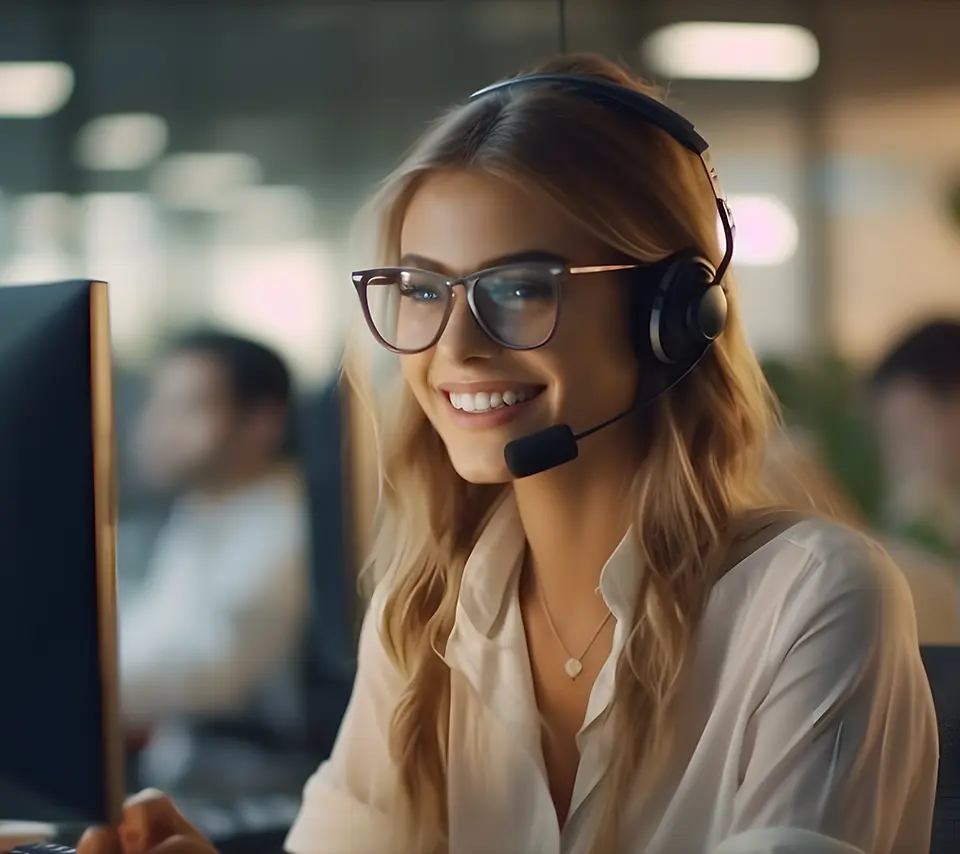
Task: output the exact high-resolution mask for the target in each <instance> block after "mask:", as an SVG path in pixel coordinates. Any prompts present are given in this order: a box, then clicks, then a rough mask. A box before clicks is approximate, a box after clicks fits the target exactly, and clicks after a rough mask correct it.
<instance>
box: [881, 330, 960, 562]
mask: <svg viewBox="0 0 960 854" xmlns="http://www.w3.org/2000/svg"><path fill="white" fill-rule="evenodd" d="M870 392H871V402H872V404H873V406H872V412H873V415H874V417H875V420H876V426H877V435H878V438H879V441H880V447H881V453H882V455H883V464H884V469H885V476H886V479H887V492H888V495H887V500H886V513H885V515H886V523H887V524H888V525H889V526H890V527H891V529H892V530H893V531H894V532H895V533H897V534H898V535H900V536H901V537H904V538H906V539H910V540H914V541H915V542H917V543H918V544H920V545H921V546H922V547H923V548H924V549H925V550H927V551H935V552H939V553H941V554H942V555H944V556H947V557H950V558H954V559H958V560H960V321H950V320H939V321H934V322H930V323H927V324H924V325H922V326H920V327H918V328H917V329H915V330H913V331H911V332H910V333H909V334H908V335H906V336H904V337H903V338H902V339H901V340H900V341H898V342H897V343H896V344H895V345H894V347H893V348H892V349H891V350H890V351H889V352H888V353H887V354H886V355H885V356H884V357H883V358H882V359H881V360H880V362H879V364H878V365H877V366H876V368H875V370H874V372H873V375H872V377H871V379H870Z"/></svg>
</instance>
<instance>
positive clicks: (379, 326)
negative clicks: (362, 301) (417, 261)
mask: <svg viewBox="0 0 960 854" xmlns="http://www.w3.org/2000/svg"><path fill="white" fill-rule="evenodd" d="M449 301H450V288H449V287H448V286H447V284H446V282H445V280H444V279H443V278H442V277H440V276H437V275H435V274H432V273H429V272H426V271H424V270H400V269H398V270H383V271H380V272H378V273H377V274H376V275H375V276H372V277H370V278H369V279H368V280H367V305H368V306H369V309H370V319H371V321H372V322H373V325H374V327H375V328H376V330H377V333H378V334H379V335H380V337H381V338H383V340H384V341H386V342H387V343H388V344H389V345H390V346H391V347H396V348H397V349H398V350H404V351H409V352H415V351H417V350H422V349H424V348H425V347H428V346H430V344H432V343H433V340H434V339H435V338H436V337H437V333H438V332H439V331H440V327H441V326H442V325H443V319H444V317H445V316H446V313H447V304H448V303H449Z"/></svg>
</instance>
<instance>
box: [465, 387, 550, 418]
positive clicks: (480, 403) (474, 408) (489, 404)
mask: <svg viewBox="0 0 960 854" xmlns="http://www.w3.org/2000/svg"><path fill="white" fill-rule="evenodd" d="M533 396H534V393H531V392H527V391H525V390H523V389H518V390H516V391H514V390H512V389H510V390H508V391H504V392H499V391H493V392H485V391H480V392H477V393H476V394H466V393H457V392H450V393H449V397H450V403H451V405H452V406H453V407H454V409H460V410H462V411H463V412H489V411H490V410H492V409H502V408H503V407H504V406H513V405H514V404H516V403H523V402H524V401H525V400H529V399H530V398H531V397H533Z"/></svg>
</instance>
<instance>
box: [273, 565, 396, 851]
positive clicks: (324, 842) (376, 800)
mask: <svg viewBox="0 0 960 854" xmlns="http://www.w3.org/2000/svg"><path fill="white" fill-rule="evenodd" d="M382 588H383V585H382V584H381V585H380V587H379V588H378V589H377V591H376V592H375V594H374V597H373V601H372V603H371V606H370V608H369V609H368V610H367V614H366V616H365V617H364V621H363V627H362V629H361V632H360V648H359V654H358V660H357V677H356V681H355V683H354V688H353V693H352V695H351V697H350V703H349V705H348V706H347V711H346V713H345V715H344V718H343V723H342V724H341V726H340V732H339V733H338V735H337V740H336V743H335V744H334V747H333V752H332V753H331V755H330V758H329V760H327V761H326V762H325V763H323V764H322V765H321V766H320V768H319V770H318V771H317V772H316V773H315V774H314V775H313V777H311V779H310V780H309V781H308V782H307V785H306V788H305V789H304V795H303V804H302V806H301V809H300V814H299V815H298V816H297V820H296V821H295V822H294V825H293V827H292V829H291V830H290V833H289V835H288V836H287V840H286V844H285V849H286V850H287V851H288V852H290V854H408V852H407V851H406V850H405V847H404V846H403V845H402V844H401V841H400V840H399V839H398V835H397V833H396V827H395V824H394V822H393V821H392V820H391V805H392V803H393V802H394V797H395V795H396V792H397V776H396V768H395V766H394V764H393V761H392V759H391V758H390V753H389V747H388V742H389V731H390V721H391V718H392V716H393V710H394V708H395V707H396V705H397V701H398V700H399V698H400V695H401V692H402V691H403V687H404V681H403V679H402V677H401V675H400V674H399V672H398V671H397V669H396V668H395V667H394V665H393V663H392V662H391V661H390V659H389V658H388V657H387V653H386V650H385V649H384V646H383V642H382V639H381V634H380V623H381V620H382V617H383V600H384V598H385V597H384V595H383V591H382Z"/></svg>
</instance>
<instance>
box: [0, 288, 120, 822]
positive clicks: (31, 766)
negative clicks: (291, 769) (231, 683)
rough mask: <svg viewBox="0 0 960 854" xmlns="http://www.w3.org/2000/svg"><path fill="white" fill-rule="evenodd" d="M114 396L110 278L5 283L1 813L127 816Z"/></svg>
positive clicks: (21, 817)
mask: <svg viewBox="0 0 960 854" xmlns="http://www.w3.org/2000/svg"><path fill="white" fill-rule="evenodd" d="M111 394H112V389H111V364H110V340H109V330H108V315H107V286H106V284H105V283H103V282H91V281H70V282H58V283H53V284H44V285H28V286H17V287H4V288H0V680H2V683H0V684H2V695H0V820H14V821H29V822H44V823H49V824H56V825H67V826H70V825H74V824H101V823H102V824H111V823H115V822H116V821H118V820H119V817H120V811H121V809H122V803H123V796H124V780H123V745H122V733H121V728H120V725H119V721H120V718H119V701H118V685H117V670H118V667H117V650H116V646H117V626H116V575H115V566H114V564H115V534H116V522H115V520H116V513H115V505H116V501H115V488H114V482H115V479H114V475H115V472H114V426H113V402H112V397H111Z"/></svg>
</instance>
